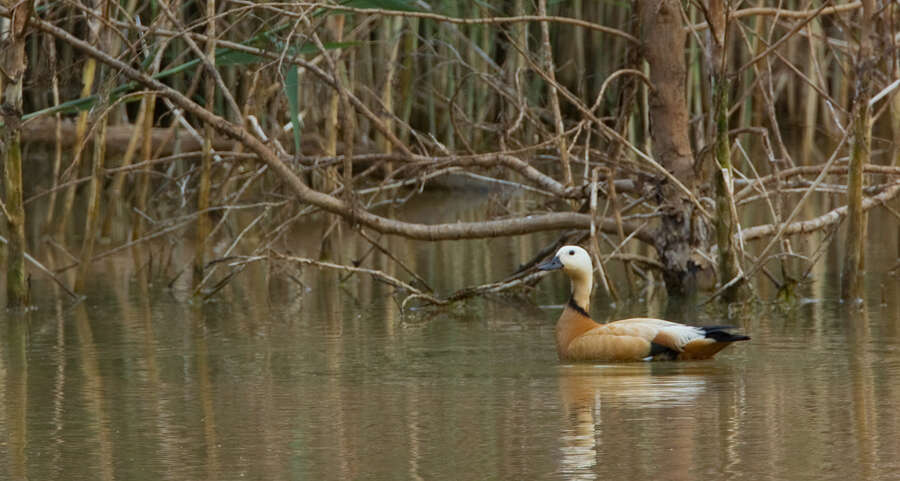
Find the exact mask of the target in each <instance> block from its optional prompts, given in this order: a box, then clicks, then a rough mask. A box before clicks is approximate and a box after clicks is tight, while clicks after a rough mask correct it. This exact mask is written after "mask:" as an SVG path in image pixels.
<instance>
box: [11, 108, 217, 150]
mask: <svg viewBox="0 0 900 481" xmlns="http://www.w3.org/2000/svg"><path fill="white" fill-rule="evenodd" d="M106 129H107V130H106V152H107V153H108V154H112V155H120V154H123V153H125V149H126V148H127V147H128V142H129V141H130V140H131V137H132V136H135V135H137V136H138V138H139V139H143V138H144V131H143V129H142V128H141V126H139V125H132V124H124V125H110V126H108V127H107V128H106ZM60 130H61V137H60V142H61V146H62V148H64V149H71V148H74V147H76V145H75V143H76V139H77V136H76V135H75V130H76V125H75V121H74V119H63V120H62V121H61V122H60ZM151 137H152V139H153V140H152V147H153V152H154V153H155V154H156V155H158V156H164V155H171V154H173V153H174V150H175V145H176V143H178V144H179V148H180V150H181V151H183V152H193V151H199V150H201V148H202V147H203V139H202V138H197V137H194V136H193V135H191V134H190V133H189V132H187V130H185V129H183V128H170V127H154V128H153V134H152V136H151ZM22 142H23V143H43V144H48V145H53V143H54V142H56V119H54V118H52V117H38V118H36V119H33V120H29V121H27V122H25V123H24V124H23V126H22ZM86 143H87V145H84V146H82V148H86V147H87V146H88V145H93V136H88V138H87V139H86ZM233 146H234V141H232V140H229V139H228V138H226V137H224V136H222V135H216V136H214V137H213V139H212V147H213V149H214V150H220V151H226V150H231V149H232V147H233Z"/></svg>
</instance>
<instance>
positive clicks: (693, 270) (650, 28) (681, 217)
mask: <svg viewBox="0 0 900 481" xmlns="http://www.w3.org/2000/svg"><path fill="white" fill-rule="evenodd" d="M639 8H640V21H641V43H642V46H643V49H644V57H645V58H646V59H647V63H648V64H649V66H650V83H651V84H652V86H653V90H652V91H651V92H650V99H649V100H650V126H651V133H652V135H653V142H652V148H653V156H654V157H655V158H656V160H657V161H658V162H659V163H660V164H661V165H662V166H663V167H664V168H665V169H666V170H668V171H669V172H671V173H672V175H673V176H674V177H675V178H676V179H678V180H679V181H681V183H682V184H684V185H685V186H687V188H688V189H691V188H692V187H693V185H694V182H695V175H694V169H693V167H694V156H693V152H692V150H691V143H690V138H689V136H688V126H689V122H688V120H689V117H688V111H687V99H686V98H685V82H686V81H687V76H686V72H687V70H686V67H685V61H684V55H682V52H683V51H684V43H685V38H686V33H685V31H684V29H683V27H682V21H681V5H680V3H679V2H677V1H675V0H648V1H643V2H640V3H639ZM657 195H658V199H659V202H660V203H661V211H662V220H661V225H660V226H659V228H658V229H657V231H656V233H655V236H654V244H655V247H656V251H657V252H658V253H659V257H660V261H661V262H662V264H663V279H664V280H665V282H666V289H667V290H668V292H669V294H670V295H676V296H677V295H686V294H689V293H691V292H693V291H694V290H695V286H696V274H697V269H698V268H699V266H698V265H697V264H696V263H695V262H694V261H693V260H692V251H693V247H694V246H695V245H696V242H697V241H698V240H700V239H698V236H697V233H695V232H694V228H693V225H694V215H695V212H694V207H693V205H692V204H691V202H690V200H689V199H688V197H687V194H686V193H685V192H683V191H682V190H681V189H679V188H678V187H677V186H675V185H673V184H672V183H671V182H670V181H667V180H665V179H661V180H660V184H659V191H658V192H657Z"/></svg>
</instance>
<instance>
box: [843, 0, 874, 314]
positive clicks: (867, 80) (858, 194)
mask: <svg viewBox="0 0 900 481" xmlns="http://www.w3.org/2000/svg"><path fill="white" fill-rule="evenodd" d="M862 5H863V11H862V15H861V18H860V28H859V49H858V50H857V57H856V62H855V66H854V69H855V74H856V81H855V82H854V94H853V100H852V105H853V108H852V109H851V115H852V119H851V122H852V126H851V128H852V131H853V134H852V135H853V137H852V141H851V147H850V169H849V172H848V178H847V210H848V219H847V249H846V255H845V257H844V268H843V274H842V276H841V297H842V298H844V299H851V298H857V297H860V295H861V293H862V278H861V276H860V271H861V269H862V268H863V247H864V246H865V233H866V213H865V211H863V208H862V201H863V195H862V190H863V180H864V179H863V168H864V167H865V165H866V164H868V163H869V154H870V152H871V142H872V126H871V112H870V109H869V98H870V97H871V95H872V92H871V89H872V69H873V68H874V67H875V66H874V63H873V61H872V54H873V52H872V39H871V37H870V33H871V31H872V15H873V12H874V8H875V6H874V2H873V1H872V0H863V2H862Z"/></svg>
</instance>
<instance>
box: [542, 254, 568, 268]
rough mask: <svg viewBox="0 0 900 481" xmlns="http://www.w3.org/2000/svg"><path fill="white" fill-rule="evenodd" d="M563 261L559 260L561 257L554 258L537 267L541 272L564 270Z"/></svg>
mask: <svg viewBox="0 0 900 481" xmlns="http://www.w3.org/2000/svg"><path fill="white" fill-rule="evenodd" d="M562 266H563V265H562V261H560V260H559V256H553V259H550V260H549V261H547V262H545V263H543V264H541V265H539V266H537V268H538V270H540V271H553V270H556V269H562Z"/></svg>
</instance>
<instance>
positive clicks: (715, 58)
mask: <svg viewBox="0 0 900 481" xmlns="http://www.w3.org/2000/svg"><path fill="white" fill-rule="evenodd" d="M708 14H709V15H708V17H709V21H710V30H709V32H708V34H707V46H706V48H707V59H708V65H707V69H708V71H709V74H710V76H711V80H712V82H711V83H712V96H713V99H712V106H713V115H714V116H715V120H714V122H713V125H714V126H715V140H714V142H715V157H716V169H715V174H714V176H713V177H714V179H715V186H716V219H715V223H716V244H717V245H718V248H719V259H718V263H719V266H718V272H719V282H720V283H721V284H722V285H723V286H725V285H727V286H729V287H728V288H727V289H725V291H724V292H723V294H722V299H723V300H725V301H733V300H736V299H737V298H738V296H739V291H740V285H741V282H740V281H735V279H736V278H737V277H738V274H739V269H738V260H737V255H736V253H735V250H734V246H733V245H732V243H733V242H734V234H735V231H736V225H737V219H736V218H735V216H734V212H733V211H732V206H733V205H734V192H733V185H734V183H733V179H732V174H733V170H732V167H731V141H730V139H729V137H728V108H729V107H730V105H729V102H730V95H729V93H730V92H729V90H730V87H729V84H728V81H727V79H726V76H725V74H726V71H725V69H726V65H727V63H726V61H725V55H726V52H727V49H726V44H725V40H726V32H727V29H728V18H727V11H726V5H725V4H724V2H723V1H722V0H710V1H709V2H708Z"/></svg>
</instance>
